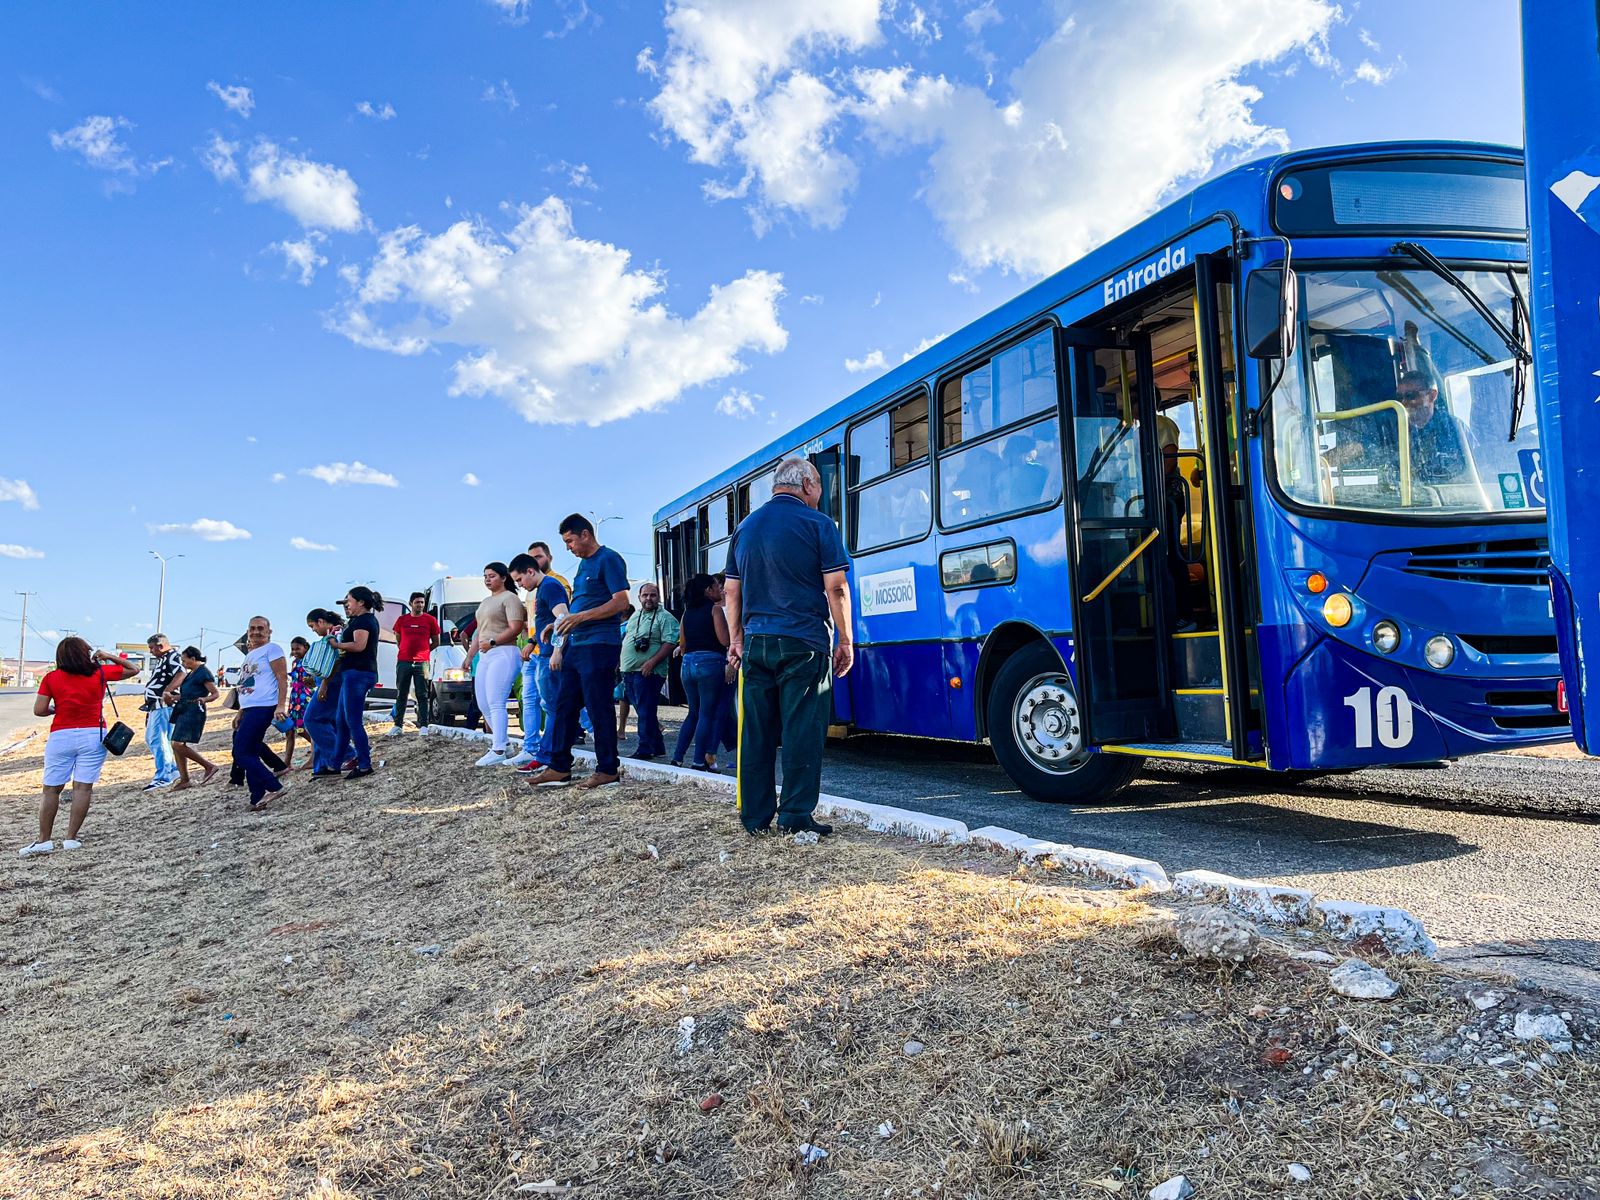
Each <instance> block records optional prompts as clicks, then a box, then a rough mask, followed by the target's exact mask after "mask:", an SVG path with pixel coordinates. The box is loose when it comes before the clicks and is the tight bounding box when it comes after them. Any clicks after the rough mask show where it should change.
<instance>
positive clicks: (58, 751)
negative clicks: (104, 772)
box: [44, 729, 106, 787]
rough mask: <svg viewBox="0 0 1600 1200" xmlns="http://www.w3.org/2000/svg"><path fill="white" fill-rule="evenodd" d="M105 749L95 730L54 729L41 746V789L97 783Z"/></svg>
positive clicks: (102, 765) (97, 731) (104, 756)
mask: <svg viewBox="0 0 1600 1200" xmlns="http://www.w3.org/2000/svg"><path fill="white" fill-rule="evenodd" d="M105 765H106V748H105V745H104V744H103V743H102V742H101V740H100V731H99V730H98V729H57V730H56V731H55V732H54V733H52V734H51V735H50V738H49V740H48V741H46V742H45V744H44V786H45V787H61V786H63V785H64V784H67V783H69V782H71V783H98V782H100V769H101V768H102V767H104V766H105Z"/></svg>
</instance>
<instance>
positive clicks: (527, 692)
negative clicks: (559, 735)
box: [522, 654, 550, 762]
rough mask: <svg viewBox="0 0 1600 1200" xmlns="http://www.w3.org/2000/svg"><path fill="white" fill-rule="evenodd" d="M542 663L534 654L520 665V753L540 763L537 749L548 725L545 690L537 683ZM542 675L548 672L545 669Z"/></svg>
mask: <svg viewBox="0 0 1600 1200" xmlns="http://www.w3.org/2000/svg"><path fill="white" fill-rule="evenodd" d="M544 661H545V659H544V658H543V656H541V655H537V654H536V655H534V656H533V657H532V658H528V659H524V660H523V663H522V752H523V753H524V754H531V755H533V756H534V757H535V758H537V759H538V760H539V761H540V762H544V761H546V760H545V759H544V758H543V757H541V756H540V754H539V747H540V746H541V745H543V744H544V727H545V725H546V724H547V723H548V718H547V717H546V715H545V690H544V687H543V685H541V684H540V682H539V664H540V663H543V662H544ZM544 673H545V674H546V675H548V674H549V673H550V672H549V670H548V669H546V670H545V672H544Z"/></svg>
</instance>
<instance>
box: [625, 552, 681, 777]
mask: <svg viewBox="0 0 1600 1200" xmlns="http://www.w3.org/2000/svg"><path fill="white" fill-rule="evenodd" d="M677 644H678V619H677V618H676V617H674V616H673V615H672V614H671V613H669V612H668V611H667V610H666V609H664V608H662V607H661V589H660V588H658V587H657V586H656V585H655V584H653V583H645V584H641V585H640V586H639V607H638V609H637V610H636V611H635V612H634V614H633V616H632V617H630V618H629V619H628V627H627V628H626V629H624V630H623V631H622V694H623V695H624V696H626V697H627V698H628V703H629V704H631V705H633V711H634V712H635V713H637V714H638V716H639V748H638V749H637V750H635V751H634V752H633V754H632V756H631V757H633V758H638V759H643V760H644V761H645V762H649V761H650V760H651V759H654V758H660V757H661V756H662V755H663V754H665V753H666V752H667V743H666V739H665V738H663V737H662V736H661V722H660V720H659V719H657V717H656V708H657V706H659V705H660V703H661V685H662V684H663V683H665V682H666V681H667V668H666V663H667V660H668V659H669V658H671V657H672V649H673V647H674V646H676V645H677Z"/></svg>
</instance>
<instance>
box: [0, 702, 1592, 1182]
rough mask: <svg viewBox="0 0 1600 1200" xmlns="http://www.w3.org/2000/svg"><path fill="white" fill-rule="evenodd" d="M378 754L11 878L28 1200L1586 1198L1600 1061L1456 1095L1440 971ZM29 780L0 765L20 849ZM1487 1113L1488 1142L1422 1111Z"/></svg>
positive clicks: (7, 891) (120, 793) (184, 799)
mask: <svg viewBox="0 0 1600 1200" xmlns="http://www.w3.org/2000/svg"><path fill="white" fill-rule="evenodd" d="M213 730H214V731H215V732H213V734H212V735H211V736H210V737H209V738H208V741H207V743H206V746H205V749H206V751H207V752H208V753H209V752H210V751H211V750H212V748H213V746H214V745H219V744H220V742H221V740H222V738H221V719H220V718H219V720H218V722H217V723H216V724H214V725H213ZM378 745H379V746H380V747H381V750H380V752H381V753H382V754H383V755H384V756H386V757H387V758H388V759H389V765H388V766H387V768H385V769H384V770H382V771H381V772H380V773H379V775H378V776H377V777H376V778H375V779H374V780H371V781H368V782H366V783H365V784H361V783H357V784H346V783H342V782H338V783H334V782H329V783H313V782H311V781H310V780H307V779H304V778H303V777H302V778H299V779H298V780H297V781H296V782H295V784H294V786H293V787H292V788H291V791H290V792H289V794H288V795H287V796H286V797H285V798H284V799H283V800H281V801H280V802H278V803H276V804H275V805H273V806H272V807H271V808H269V809H268V810H267V811H266V812H264V813H261V814H249V813H247V812H245V811H243V807H244V800H243V793H242V792H240V791H228V790H224V789H222V788H221V787H220V786H219V785H218V784H213V785H211V786H210V787H207V788H204V789H200V790H196V791H191V792H188V793H185V794H183V795H180V796H170V795H160V794H150V795H146V794H144V793H141V792H139V791H137V790H136V786H134V783H133V782H130V781H142V780H143V779H144V778H146V777H147V772H148V759H134V760H132V761H130V762H119V763H116V764H115V765H114V766H113V768H112V769H111V770H110V771H109V772H108V783H109V786H107V785H102V787H101V789H99V796H98V800H97V807H96V808H95V810H94V812H93V813H92V814H91V815H90V818H89V822H88V824H87V826H86V828H85V837H86V846H85V849H84V850H83V851H81V852H77V853H75V854H72V855H67V854H63V853H61V852H57V854H55V855H53V856H51V857H50V858H49V859H47V860H43V861H31V862H21V861H19V860H18V859H16V858H15V857H14V852H13V851H11V850H10V849H9V848H8V849H6V851H5V853H4V857H3V858H0V945H3V947H4V952H3V955H0V959H3V962H0V1022H3V1023H0V1029H3V1030H4V1039H3V1040H4V1043H5V1048H4V1058H5V1063H6V1069H5V1071H4V1074H3V1076H0V1195H4V1196H6V1197H29V1198H32V1197H51V1198H54V1197H84V1196H105V1197H117V1198H118V1200H131V1198H144V1197H149V1198H152V1200H153V1198H157V1197H159V1198H162V1200H166V1198H169V1197H218V1198H220V1197H228V1198H230V1200H233V1198H244V1200H252V1198H257V1197H306V1196H309V1197H316V1198H318V1200H334V1198H336V1197H385V1198H391V1197H405V1198H418V1200H420V1198H424V1197H426V1198H429V1200H434V1198H442V1197H469V1196H470V1197H501V1196H513V1195H517V1194H519V1193H517V1191H516V1189H517V1188H519V1187H526V1185H529V1184H537V1183H541V1182H543V1181H546V1180H555V1181H557V1183H558V1184H568V1183H570V1184H571V1185H573V1191H572V1192H571V1193H569V1194H572V1195H577V1196H594V1197H644V1196H659V1197H751V1198H754V1197H776V1196H799V1195H804V1196H815V1197H893V1198H903V1197H914V1196H921V1197H935V1196H940V1197H955V1196H973V1197H1063V1196H1065V1197H1080V1196H1081V1197H1106V1196H1121V1197H1123V1198H1124V1200H1127V1198H1132V1197H1143V1196H1144V1195H1145V1193H1146V1191H1147V1190H1148V1188H1149V1187H1150V1186H1151V1185H1152V1184H1154V1183H1157V1182H1159V1181H1161V1180H1162V1179H1164V1178H1166V1176H1168V1175H1170V1174H1174V1173H1177V1172H1179V1171H1182V1172H1184V1173H1185V1174H1187V1175H1188V1176H1189V1178H1190V1179H1191V1180H1192V1181H1193V1182H1194V1183H1195V1185H1196V1186H1197V1187H1198V1188H1199V1200H1216V1198H1224V1197H1225V1198H1228V1200H1236V1198H1240V1197H1245V1198H1248V1197H1277V1196H1282V1195H1288V1194H1291V1193H1292V1194H1293V1195H1295V1196H1305V1197H1311V1196H1315V1197H1324V1198H1329V1200H1333V1198H1337V1200H1353V1198H1357V1197H1371V1198H1374V1200H1376V1198H1379V1197H1382V1198H1383V1200H1392V1198H1394V1197H1401V1196H1407V1197H1409V1196H1413V1195H1415V1196H1419V1197H1434V1196H1444V1195H1447V1194H1449V1193H1448V1189H1449V1187H1450V1186H1451V1185H1452V1184H1457V1183H1459V1184H1460V1185H1461V1186H1463V1187H1464V1189H1465V1190H1464V1192H1463V1194H1465V1195H1469V1196H1487V1195H1490V1194H1492V1193H1491V1187H1490V1185H1489V1184H1488V1183H1487V1182H1486V1181H1485V1178H1484V1176H1483V1174H1482V1173H1481V1171H1480V1170H1479V1169H1477V1168H1475V1167H1474V1166H1473V1164H1474V1163H1475V1162H1477V1161H1478V1160H1479V1159H1480V1158H1482V1157H1484V1156H1485V1155H1489V1156H1491V1157H1492V1159H1493V1161H1494V1162H1495V1163H1498V1164H1501V1165H1502V1166H1503V1167H1504V1168H1505V1169H1507V1170H1513V1171H1515V1172H1518V1173H1520V1175H1521V1177H1522V1178H1524V1179H1527V1180H1540V1179H1542V1180H1544V1181H1546V1183H1547V1184H1549V1186H1551V1187H1556V1186H1557V1185H1558V1183H1559V1186H1560V1189H1561V1190H1555V1191H1545V1192H1537V1191H1533V1190H1528V1191H1525V1192H1518V1191H1515V1190H1510V1191H1502V1192H1500V1193H1498V1194H1500V1195H1514V1194H1527V1195H1538V1194H1544V1195H1571V1196H1582V1195H1587V1194H1592V1193H1591V1192H1586V1191H1583V1190H1581V1189H1584V1188H1593V1187H1594V1186H1595V1181H1596V1179H1597V1174H1596V1163H1597V1161H1600V1144H1597V1143H1600V1120H1597V1119H1596V1105H1595V1099H1594V1097H1595V1095H1596V1094H1597V1093H1600V1087H1597V1085H1600V1071H1597V1070H1596V1067H1595V1064H1594V1062H1593V1060H1592V1059H1582V1058H1579V1057H1575V1056H1573V1055H1562V1056H1560V1057H1559V1059H1558V1060H1557V1062H1556V1065H1555V1066H1551V1067H1547V1068H1545V1069H1543V1070H1541V1071H1539V1072H1538V1073H1536V1074H1528V1073H1524V1072H1521V1071H1518V1070H1502V1069H1497V1068H1493V1067H1488V1066H1481V1065H1478V1066H1474V1065H1471V1064H1470V1063H1465V1062H1462V1061H1455V1060H1452V1061H1447V1062H1442V1063H1432V1064H1429V1063H1427V1062H1425V1061H1423V1057H1424V1055H1425V1054H1426V1053H1427V1048H1428V1047H1430V1046H1436V1045H1439V1044H1440V1043H1441V1042H1442V1041H1444V1040H1445V1039H1448V1038H1449V1037H1451V1036H1452V1035H1453V1034H1454V1033H1455V1031H1456V1030H1457V1029H1458V1027H1460V1026H1462V1025H1463V1024H1468V1023H1471V1022H1474V1021H1477V1020H1479V1019H1480V1018H1479V1014H1477V1013H1476V1011H1475V1010H1474V1009H1472V1008H1471V1006H1470V1005H1467V1004H1466V1003H1465V1002H1464V1001H1463V1000H1462V999H1461V998H1460V996H1459V981H1457V980H1455V979H1454V978H1453V977H1451V976H1449V975H1446V974H1444V973H1442V972H1440V971H1438V970H1437V969H1435V968H1433V967H1431V966H1429V965H1426V964H1422V963H1417V962H1396V963H1391V964H1389V968H1390V970H1391V972H1392V973H1393V974H1394V975H1395V976H1396V977H1397V978H1400V979H1401V980H1402V981H1403V983H1404V985H1405V991H1404V993H1403V996H1402V998H1401V999H1400V1000H1398V1001H1396V1002H1394V1003H1392V1004H1389V1005H1371V1004H1361V1003H1358V1002H1353V1001H1348V1000H1343V999H1339V998H1337V997H1332V996H1330V995H1329V993H1328V989H1327V986H1326V982H1325V974H1324V971H1323V969H1322V968H1319V967H1316V966H1314V965H1311V964H1307V963H1305V962H1301V961H1297V960H1292V959H1289V958H1287V957H1285V956H1282V955H1273V956H1269V957H1267V958H1265V959H1262V960H1260V961H1259V962H1258V963H1256V964H1255V965H1254V967H1253V969H1252V970H1251V971H1249V972H1245V971H1219V970H1217V969H1214V968H1207V967H1200V966H1197V965H1195V964H1192V963H1189V962H1186V961H1179V960H1177V959H1175V958H1174V957H1173V955H1172V953H1171V951H1172V946H1171V942H1170V937H1169V935H1168V934H1166V933H1165V932H1163V930H1164V928H1165V926H1164V924H1163V910H1162V909H1161V908H1160V907H1159V906H1158V905H1153V904H1151V903H1147V902H1146V901H1145V900H1143V899H1141V898H1139V897H1129V896H1126V895H1121V894H1116V893H1111V892H1107V891H1100V890H1091V889H1088V888H1084V887H1077V886H1071V885H1070V881H1067V880H1063V879H1062V878H1061V877H1059V876H1056V875H1050V874H1045V873H1042V872H1016V871H1013V870H1012V869H1011V868H1010V866H1009V865H1008V864H1004V863H1001V862H1000V861H999V860H996V859H993V858H989V857H986V856H984V855H981V854H978V853H976V852H973V851H969V850H965V849H961V848H943V849H941V848H928V847H921V846H916V845H912V844H909V843H904V842H896V841H891V840H889V839H884V838H880V837H876V836H873V835H869V834H865V833H859V832H855V831H848V830H847V831H844V832H843V833H842V834H841V835H840V836H837V837H835V838H834V839H831V840H830V842H828V843H825V844H823V845H822V846H812V847H802V846H796V845H794V844H792V843H791V842H788V841H780V840H777V839H762V840H758V841H757V840H751V839H749V838H747V837H746V836H745V835H744V834H743V833H742V832H741V831H740V830H739V828H738V826H737V823H736V821H735V819H734V816H733V814H732V813H731V812H730V811H729V810H728V809H726V808H724V807H722V806H720V805H717V804H713V803H708V802H707V801H706V800H705V798H704V797H703V796H701V795H699V794H697V793H695V792H693V791H690V790H683V789H666V788H657V787H646V786H644V785H631V786H624V787H622V788H618V789H611V790H610V791H609V792H608V793H606V794H602V795H598V796H580V795H578V794H576V793H574V792H571V791H566V792H561V791H558V792H554V793H539V794H533V793H531V792H529V791H527V790H526V789H525V788H523V787H522V786H521V785H520V784H517V783H516V782H514V781H512V780H510V779H509V778H508V776H507V775H506V774H505V773H502V772H496V771H475V770H473V769H471V768H470V766H469V765H468V764H469V763H470V762H471V759H472V758H473V757H475V756H476V754H477V750H476V749H475V748H473V747H470V746H465V745H460V744H456V743H451V742H447V741H443V740H435V739H424V740H418V739H413V738H408V739H406V740H405V741H404V742H403V743H402V744H401V745H398V746H397V745H396V744H395V742H394V741H380V742H379V743H378ZM38 749H39V747H37V746H35V747H32V748H30V749H29V750H28V751H24V752H23V754H22V755H21V756H20V757H18V756H13V757H12V758H11V759H7V760H3V761H0V838H3V839H8V846H9V845H10V844H21V843H22V842H24V841H26V840H29V839H30V838H31V826H32V821H33V819H34V817H33V799H34V795H35V793H36V789H37V786H38V781H39V776H38V767H39V755H38ZM1493 1015H1494V1014H1489V1017H1486V1018H1483V1019H1484V1020H1488V1019H1491V1018H1492V1017H1493ZM687 1018H693V1021H694V1025H693V1029H692V1032H690V1033H687V1034H686V1033H685V1030H684V1027H683V1026H682V1024H681V1023H682V1022H684V1021H685V1020H686V1019H687ZM910 1040H915V1041H918V1042H921V1043H923V1045H924V1047H925V1048H924V1049H923V1050H922V1052H921V1053H920V1054H917V1055H916V1056H914V1057H913V1056H908V1055H907V1054H906V1053H905V1050H904V1047H905V1044H906V1043H907V1042H908V1041H910ZM1380 1041H1382V1042H1387V1043H1389V1044H1390V1046H1391V1048H1390V1049H1389V1050H1387V1051H1385V1050H1383V1049H1381V1048H1380V1047H1379V1043H1380ZM680 1042H682V1043H683V1046H684V1047H686V1048H681V1047H680ZM1350 1054H1354V1055H1355V1056H1356V1058H1355V1062H1354V1063H1353V1064H1352V1065H1350V1066H1348V1067H1339V1068H1338V1069H1337V1070H1335V1071H1334V1072H1333V1076H1332V1078H1330V1079H1328V1080H1327V1081H1325V1080H1324V1076H1323V1074H1322V1071H1323V1069H1324V1065H1325V1064H1329V1063H1333V1064H1338V1063H1339V1062H1340V1061H1341V1060H1343V1059H1344V1058H1345V1056H1346V1055H1350ZM1305 1067H1312V1068H1313V1070H1312V1072H1311V1073H1310V1074H1305V1073H1303V1069H1304V1068H1305ZM1406 1070H1414V1071H1416V1072H1418V1073H1419V1074H1420V1075H1421V1076H1422V1078H1423V1080H1424V1083H1423V1085H1420V1086H1419V1085H1416V1084H1413V1083H1408V1082H1406V1081H1405V1079H1404V1077H1403V1075H1402V1072H1403V1071H1406ZM1462 1084H1470V1085H1471V1088H1470V1089H1469V1090H1470V1091H1471V1092H1472V1093H1473V1095H1472V1098H1470V1099H1468V1098H1464V1097H1458V1103H1457V1105H1456V1107H1455V1112H1454V1115H1450V1116H1447V1115H1445V1114H1444V1112H1443V1111H1442V1110H1441V1108H1440V1107H1439V1106H1436V1105H1432V1104H1417V1105H1412V1104H1410V1103H1409V1102H1408V1096H1409V1094H1411V1093H1414V1092H1418V1091H1421V1090H1423V1087H1426V1088H1428V1089H1437V1090H1440V1091H1442V1092H1444V1093H1447V1094H1449V1095H1450V1096H1452V1097H1457V1089H1458V1087H1459V1086H1460V1085H1462ZM713 1094H716V1095H718V1096H720V1097H721V1098H722V1100H723V1103H722V1104H721V1105H720V1107H718V1106H710V1107H709V1110H703V1109H702V1103H703V1102H706V1101H707V1098H708V1097H710V1096H712V1095H713ZM1501 1096H1503V1097H1505V1099H1506V1101H1508V1102H1510V1103H1503V1102H1501V1101H1499V1100H1497V1099H1495V1097H1501ZM1480 1099H1481V1100H1482V1101H1483V1102H1482V1103H1479V1102H1478V1101H1479V1100H1480ZM1385 1100H1388V1101H1392V1102H1395V1103H1396V1104H1398V1105H1400V1106H1401V1108H1399V1109H1390V1108H1386V1107H1383V1106H1382V1104H1381V1102H1382V1101H1385ZM1545 1101H1550V1102H1552V1103H1554V1104H1556V1105H1557V1106H1558V1112H1559V1118H1558V1119H1555V1120H1553V1121H1552V1123H1550V1124H1548V1125H1545V1126H1544V1127H1537V1123H1536V1122H1530V1118H1529V1115H1528V1114H1529V1113H1530V1112H1538V1111H1542V1110H1540V1108H1539V1106H1540V1105H1542V1104H1543V1103H1544V1102H1545ZM1513 1103H1514V1104H1515V1106H1516V1107H1512V1106H1511V1104H1513ZM1394 1111H1404V1113H1405V1114H1406V1120H1407V1122H1408V1124H1409V1130H1408V1131H1405V1132H1401V1131H1399V1130H1397V1129H1395V1128H1394V1127H1393V1125H1392V1124H1391V1119H1392V1114H1393V1112H1394ZM886 1124H887V1125H892V1127H893V1132H892V1133H891V1134H890V1135H889V1136H884V1137H880V1136H879V1132H878V1131H879V1127H880V1126H885V1125H886ZM800 1143H810V1144H813V1145H816V1146H819V1147H822V1148H823V1149H825V1150H827V1152H828V1155H827V1157H826V1159H824V1160H822V1161H821V1162H820V1163H818V1164H815V1165H809V1166H808V1165H804V1164H803V1163H802V1162H801V1160H800V1156H799V1154H798V1152H797V1147H798V1146H799V1144H800ZM1291 1162H1300V1163H1304V1164H1306V1165H1308V1166H1309V1167H1310V1168H1311V1170H1312V1172H1313V1178H1312V1181H1311V1182H1310V1183H1309V1184H1291V1183H1290V1181H1289V1177H1288V1175H1287V1173H1286V1171H1287V1165H1288V1164H1289V1163H1291ZM1582 1180H1587V1181H1588V1182H1587V1183H1583V1182H1579V1181H1582ZM1551 1181H1556V1182H1551ZM1559 1181H1565V1182H1564V1183H1560V1182H1559ZM1527 1186H1528V1187H1529V1188H1530V1189H1531V1188H1533V1187H1534V1186H1535V1184H1531V1183H1530V1184H1528V1185H1527ZM1538 1186H1544V1185H1538ZM521 1194H529V1195H539V1194H552V1193H548V1192H533V1191H526V1192H523V1193H521ZM554 1194H561V1193H554Z"/></svg>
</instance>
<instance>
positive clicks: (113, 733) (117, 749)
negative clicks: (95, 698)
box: [96, 668, 133, 754]
mask: <svg viewBox="0 0 1600 1200" xmlns="http://www.w3.org/2000/svg"><path fill="white" fill-rule="evenodd" d="M96 673H97V674H98V675H99V676H100V686H101V687H102V688H104V689H105V693H106V699H107V700H109V701H111V713H112V715H113V716H115V717H116V718H117V720H116V723H115V724H114V725H112V726H111V728H110V729H107V728H106V721H105V717H104V716H103V715H102V716H101V718H100V744H101V745H102V746H104V747H105V748H106V749H107V750H108V751H109V752H110V753H112V754H121V753H122V752H123V751H124V750H126V749H127V748H128V746H129V745H130V744H131V743H132V742H133V730H131V729H129V728H128V727H127V726H126V725H124V724H123V723H122V714H121V713H119V712H117V698H116V696H114V695H112V693H111V684H110V683H109V682H107V680H106V675H105V671H104V669H101V668H96Z"/></svg>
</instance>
